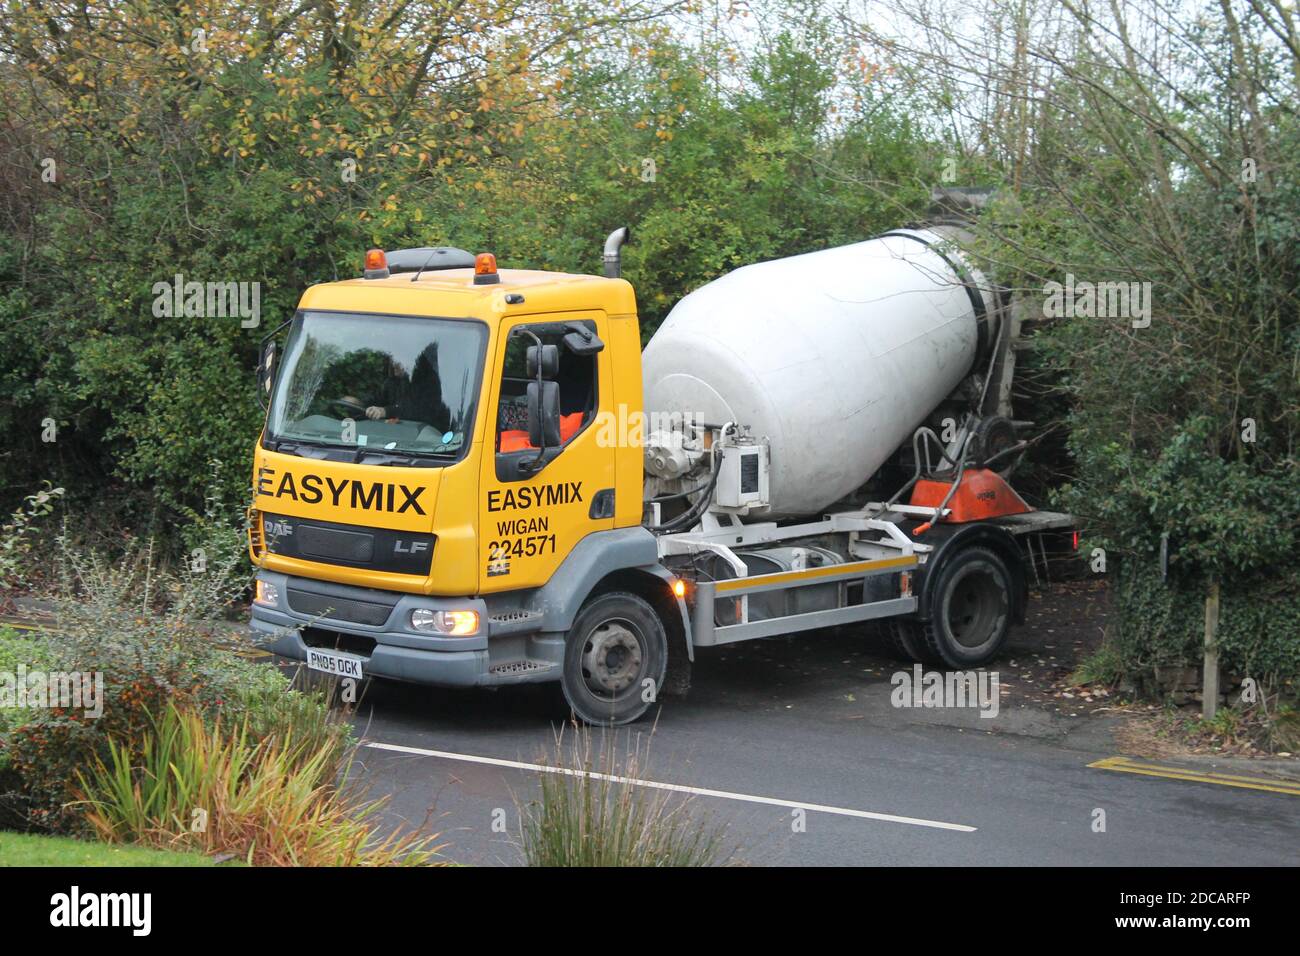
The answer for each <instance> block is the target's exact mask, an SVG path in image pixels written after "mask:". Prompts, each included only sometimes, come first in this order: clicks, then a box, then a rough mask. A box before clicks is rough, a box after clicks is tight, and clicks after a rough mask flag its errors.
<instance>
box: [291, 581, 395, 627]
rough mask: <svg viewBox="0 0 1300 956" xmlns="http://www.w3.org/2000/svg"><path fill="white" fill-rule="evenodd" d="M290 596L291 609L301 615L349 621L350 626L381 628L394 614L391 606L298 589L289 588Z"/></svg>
mask: <svg viewBox="0 0 1300 956" xmlns="http://www.w3.org/2000/svg"><path fill="white" fill-rule="evenodd" d="M288 596H289V607H290V608H291V609H292V610H294V611H297V612H298V613H299V614H309V615H311V616H312V617H323V618H328V619H330V620H334V621H347V622H348V623H349V624H369V625H370V626H372V627H380V626H382V625H384V624H386V623H387V622H388V615H390V614H391V613H392V612H393V606H392V605H390V604H374V603H371V602H369V601H354V600H353V599H352V598H341V597H330V596H329V595H326V594H315V593H313V592H311V591H303V590H300V589H298V588H289V592H288Z"/></svg>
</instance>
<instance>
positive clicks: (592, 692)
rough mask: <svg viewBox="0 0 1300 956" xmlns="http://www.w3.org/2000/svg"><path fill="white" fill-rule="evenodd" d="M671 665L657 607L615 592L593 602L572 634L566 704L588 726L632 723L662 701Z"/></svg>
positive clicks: (568, 647)
mask: <svg viewBox="0 0 1300 956" xmlns="http://www.w3.org/2000/svg"><path fill="white" fill-rule="evenodd" d="M667 664H668V639H667V635H666V634H665V633H664V626H663V622H662V621H660V620H659V616H658V615H657V614H656V613H655V611H654V608H652V607H651V606H650V605H649V604H648V603H647V602H646V601H645V600H644V599H642V598H640V597H637V596H636V595H635V594H631V593H629V592H627V591H610V592H608V593H606V594H602V595H600V596H599V597H596V598H593V599H592V600H590V601H589V602H588V603H587V604H586V606H585V607H583V609H582V610H581V611H579V612H578V617H577V618H576V619H575V620H574V622H573V627H572V628H571V629H570V630H569V637H568V640H567V641H566V643H565V648H564V672H563V674H562V677H561V681H560V683H561V687H562V688H563V690H564V699H565V700H566V701H567V702H568V704H569V707H570V709H571V710H572V711H573V713H574V715H575V716H576V717H577V718H578V719H579V720H581V721H583V722H584V723H588V724H598V725H602V726H615V725H618V724H628V723H631V722H632V721H634V720H636V719H637V718H639V717H641V716H642V715H644V714H645V712H646V711H647V710H649V709H650V706H651V704H653V703H654V702H655V700H656V699H657V698H658V696H659V693H660V691H661V689H662V688H663V683H664V672H665V670H666V669H667Z"/></svg>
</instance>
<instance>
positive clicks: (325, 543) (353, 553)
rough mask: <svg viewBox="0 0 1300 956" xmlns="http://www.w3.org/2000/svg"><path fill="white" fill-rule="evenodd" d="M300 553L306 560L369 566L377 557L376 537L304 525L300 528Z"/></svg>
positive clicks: (357, 532)
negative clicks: (320, 559)
mask: <svg viewBox="0 0 1300 956" xmlns="http://www.w3.org/2000/svg"><path fill="white" fill-rule="evenodd" d="M298 553H299V554H301V555H302V556H303V557H305V558H323V559H324V560H326V561H346V562H347V563H349V564H369V563H370V562H371V561H372V560H374V557H375V536H374V535H373V534H369V533H367V532H364V531H343V530H342V529H340V528H322V527H318V526H315V525H309V524H305V523H302V524H299V526H298Z"/></svg>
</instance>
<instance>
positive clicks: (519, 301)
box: [250, 248, 685, 719]
mask: <svg viewBox="0 0 1300 956" xmlns="http://www.w3.org/2000/svg"><path fill="white" fill-rule="evenodd" d="M366 265H367V268H366V271H365V276H364V277H363V278H358V279H352V280H347V281H341V282H330V283H325V284H322V285H317V286H314V287H312V288H310V289H309V290H307V292H306V293H305V294H304V295H303V297H302V300H301V303H300V304H299V307H298V310H297V313H296V314H295V316H294V317H293V319H292V321H291V323H290V324H289V330H288V335H287V339H286V341H285V344H284V347H283V350H282V353H281V352H280V351H279V350H278V349H277V348H276V344H275V339H274V338H271V339H270V340H269V341H268V343H266V345H265V346H264V357H263V363H262V367H261V370H260V374H261V381H262V385H263V387H264V388H265V390H266V391H267V392H269V393H270V401H269V408H268V414H267V419H266V425H265V428H264V431H263V433H262V435H261V438H260V440H259V442H258V445H257V449H256V454H255V463H254V470H253V490H254V501H253V512H252V514H251V516H250V517H251V519H252V520H251V522H250V553H251V556H252V559H253V561H254V562H255V563H256V565H257V566H258V568H259V571H258V575H257V582H256V595H255V601H254V604H253V610H252V627H253V630H254V632H255V634H256V635H257V637H258V638H259V639H260V640H262V641H263V642H265V643H266V644H267V645H268V646H269V647H270V648H271V649H272V650H274V651H275V652H277V653H279V654H282V655H285V656H289V657H293V658H297V659H300V660H308V661H309V662H310V663H312V664H313V665H314V666H316V667H317V668H318V669H334V670H335V671H336V672H337V673H339V674H340V675H343V676H348V675H358V674H364V676H367V677H368V676H377V677H389V678H396V679H401V680H408V681H416V682H420V683H426V684H433V685H443V686H448V685H451V686H469V685H493V684H510V683H518V682H526V681H537V680H555V679H556V678H557V677H558V675H559V673H560V671H561V670H562V668H563V664H564V653H565V635H566V634H567V633H569V632H570V631H571V630H572V628H573V625H574V622H575V619H576V618H577V617H578V614H579V611H580V610H582V609H583V608H584V607H587V608H588V609H590V607H591V605H592V603H593V602H592V601H591V600H590V598H591V597H592V596H593V595H595V596H601V595H604V596H607V597H608V599H607V600H606V601H605V602H604V604H603V607H604V608H605V610H606V611H609V612H610V613H609V614H608V615H606V616H607V617H608V618H609V620H608V621H607V620H605V619H604V618H601V621H600V622H599V623H600V624H602V625H603V629H601V630H600V632H599V633H597V634H595V635H594V637H593V638H592V640H591V641H589V642H588V646H587V647H585V648H583V649H582V652H583V654H584V656H585V660H584V662H583V667H584V669H585V670H586V672H587V675H588V683H589V684H590V686H586V685H585V684H584V687H582V688H566V691H567V693H568V694H569V696H570V697H571V698H576V699H573V700H571V701H570V702H571V703H572V704H573V705H574V706H575V708H576V709H577V710H578V712H579V713H580V714H581V715H583V716H584V717H590V718H593V719H608V718H609V717H610V716H611V715H613V716H614V717H615V718H618V717H620V716H623V710H622V709H620V706H619V701H620V700H621V699H622V698H625V697H630V698H634V702H633V706H632V708H631V709H632V710H637V711H638V712H639V711H641V710H644V706H643V705H644V704H645V703H647V702H648V701H650V700H653V696H654V694H655V693H657V690H658V687H659V685H660V684H661V683H662V681H663V677H664V671H665V667H666V664H667V653H668V649H667V646H666V644H667V639H668V636H669V635H667V634H665V633H662V631H663V630H664V628H663V626H662V624H661V622H662V620H664V619H665V618H666V619H667V620H668V621H669V622H670V624H669V627H672V623H671V622H672V621H673V620H674V619H676V622H677V634H676V635H673V636H674V637H675V638H676V639H677V640H678V641H679V642H680V641H681V626H682V624H681V622H682V621H683V620H684V614H685V606H684V604H683V603H682V601H681V599H680V598H679V597H678V596H676V595H674V594H673V585H674V579H673V576H672V574H671V573H669V572H668V571H667V570H666V569H665V568H664V567H663V566H661V565H660V564H659V563H658V555H657V551H656V544H655V539H654V536H653V535H652V534H651V533H650V532H649V531H648V530H646V529H645V528H644V527H642V526H641V518H642V495H641V490H642V469H641V454H642V452H641V449H640V448H639V447H636V446H635V445H633V444H629V443H627V442H618V441H611V440H610V439H609V434H610V430H609V429H608V428H606V429H603V430H602V429H601V428H600V427H598V423H601V422H607V421H611V420H613V421H616V420H617V416H618V410H619V408H620V407H622V408H623V409H625V410H626V409H627V408H629V407H631V408H639V406H640V402H641V363H640V353H641V341H640V331H639V328H638V325H637V315H636V303H635V298H634V295H633V291H632V287H631V286H630V285H629V284H628V283H627V282H626V281H624V280H623V279H620V278H606V277H600V276H584V275H566V274H557V273H551V272H537V271H528V270H515V269H503V270H498V269H497V268H496V265H495V261H494V259H493V257H492V256H490V255H481V256H478V257H477V258H476V257H472V256H469V255H468V254H467V253H464V252H462V251H460V250H454V249H445V248H439V249H415V250H403V251H401V252H399V253H391V254H389V255H388V256H387V257H385V256H384V254H383V253H381V252H379V251H378V250H374V251H372V252H371V253H369V254H368V256H367V262H366ZM530 405H531V409H530ZM624 417H625V418H626V411H625V412H624ZM599 614H600V608H597V616H599ZM588 617H589V618H590V617H591V615H588ZM638 628H640V629H652V630H656V633H655V634H653V635H651V637H650V639H649V640H648V641H647V640H646V638H645V635H642V634H639V633H629V631H631V632H635V631H636V630H637V629H638ZM647 649H648V650H649V651H651V652H652V653H649V654H647ZM584 692H585V694H587V695H589V696H584ZM643 695H645V696H646V698H647V699H646V701H642V700H641V697H642V696H643ZM628 712H629V713H630V711H628Z"/></svg>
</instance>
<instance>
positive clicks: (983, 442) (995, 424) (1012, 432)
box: [972, 415, 1019, 468]
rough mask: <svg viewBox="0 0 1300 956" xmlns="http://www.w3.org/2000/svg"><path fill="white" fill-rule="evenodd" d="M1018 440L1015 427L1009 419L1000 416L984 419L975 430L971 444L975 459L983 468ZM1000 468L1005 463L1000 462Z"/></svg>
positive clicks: (1005, 464)
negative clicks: (973, 448)
mask: <svg viewBox="0 0 1300 956" xmlns="http://www.w3.org/2000/svg"><path fill="white" fill-rule="evenodd" d="M1018 440H1019V439H1018V438H1017V437H1016V426H1015V425H1013V424H1012V423H1011V421H1010V420H1009V419H1006V418H1003V417H1002V416H1001V415H994V416H993V417H992V418H986V419H984V420H983V421H982V422H980V423H979V425H977V426H976V428H975V441H974V442H973V443H972V444H974V446H975V458H976V460H977V461H978V462H979V464H980V465H981V466H983V465H984V463H985V462H987V461H988V460H989V459H990V458H992V457H993V456H994V455H996V454H998V453H999V452H1003V451H1006V450H1007V449H1008V448H1010V447H1011V446H1012V445H1014V444H1015V443H1016V442H1017V441H1018ZM1010 460H1011V459H1008V461H1010ZM1001 466H1002V467H1003V468H1005V467H1006V466H1007V462H1006V461H1004V462H1002V463H1001Z"/></svg>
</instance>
